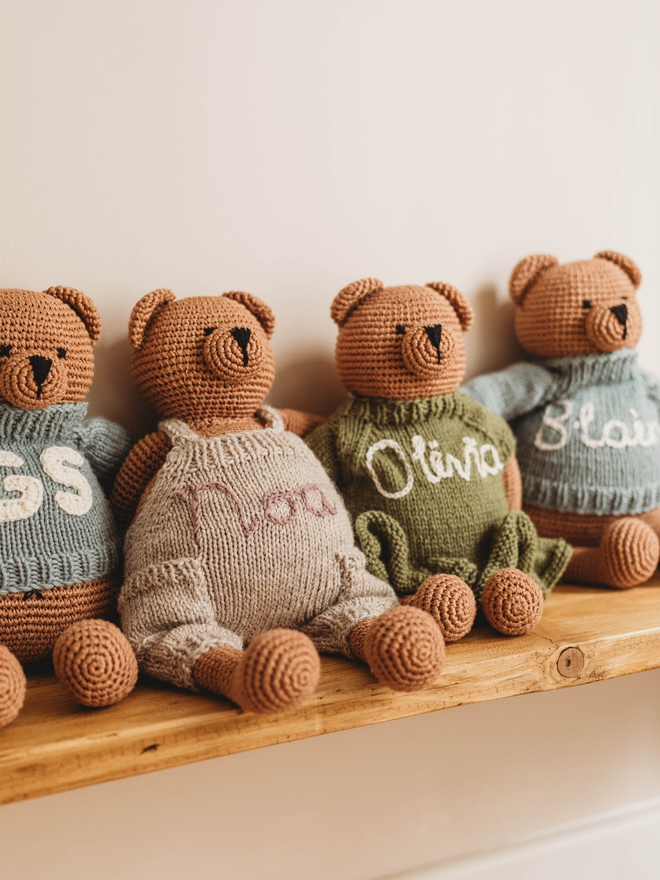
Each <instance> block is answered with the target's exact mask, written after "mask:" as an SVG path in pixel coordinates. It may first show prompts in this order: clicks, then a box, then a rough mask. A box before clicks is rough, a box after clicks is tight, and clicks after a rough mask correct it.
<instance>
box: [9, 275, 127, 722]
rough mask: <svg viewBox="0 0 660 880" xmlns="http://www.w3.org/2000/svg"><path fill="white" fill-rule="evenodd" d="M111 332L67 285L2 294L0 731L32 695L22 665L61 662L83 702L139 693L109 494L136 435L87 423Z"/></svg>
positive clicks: (65, 679)
mask: <svg viewBox="0 0 660 880" xmlns="http://www.w3.org/2000/svg"><path fill="white" fill-rule="evenodd" d="M100 330H101V322H100V319H99V316H98V313H97V311H96V308H95V307H94V304H93V302H92V301H91V299H89V297H87V296H85V294H83V293H80V292H79V291H77V290H73V289H72V288H69V287H51V288H49V289H48V290H45V291H44V292H43V293H36V292H33V291H30V290H13V289H7V290H0V467H2V469H3V471H4V473H3V475H2V478H1V479H2V489H3V492H2V495H3V497H2V498H0V536H1V540H0V727H1V726H4V725H6V724H9V723H10V722H11V721H13V719H14V718H15V717H16V716H17V715H18V713H19V711H20V709H21V707H22V705H23V700H24V697H25V675H24V672H23V668H22V666H21V664H22V663H27V662H30V661H33V660H39V659H41V658H44V657H47V656H49V655H50V654H51V652H52V654H53V660H54V664H55V672H56V673H57V676H58V678H59V680H60V682H61V683H62V684H63V685H64V686H65V687H66V688H67V690H68V691H69V692H70V693H71V695H72V696H73V697H74V699H76V700H77V701H78V702H79V703H81V704H83V705H86V706H107V705H110V704H112V703H115V702H117V701H118V700H120V699H121V698H122V697H123V696H125V695H126V694H127V693H128V692H129V691H130V690H131V689H132V688H133V686H134V685H135V681H136V678H137V663H136V660H135V656H134V655H133V652H132V650H131V648H130V646H129V644H128V642H127V641H126V639H125V637H124V636H123V635H122V633H121V632H120V630H119V629H118V628H117V627H116V626H114V625H113V624H111V623H109V622H107V621H104V620H99V619H96V618H100V617H101V616H103V615H106V614H108V613H109V612H111V611H112V610H113V606H114V603H115V601H116V587H117V586H118V584H117V581H116V576H117V569H118V568H119V566H120V538H119V534H118V532H117V529H116V526H115V523H114V520H113V517H112V513H111V510H110V506H109V503H108V501H107V499H106V495H105V493H106V492H108V491H109V489H110V487H111V485H112V482H113V479H114V476H115V474H116V472H117V471H118V469H119V466H120V464H121V462H122V460H123V458H124V457H125V455H126V453H127V452H128V448H129V445H130V444H129V441H128V435H127V434H126V432H125V431H124V430H123V428H120V427H119V426H118V425H114V424H112V423H111V422H109V421H107V420H106V419H102V418H93V419H86V418H85V414H86V412H87V404H86V403H83V402H82V401H83V400H84V398H85V396H86V394H87V391H88V390H89V387H90V385H91V383H92V375H93V372H94V355H93V351H92V346H93V344H94V343H95V342H96V340H97V339H98V338H99V333H100Z"/></svg>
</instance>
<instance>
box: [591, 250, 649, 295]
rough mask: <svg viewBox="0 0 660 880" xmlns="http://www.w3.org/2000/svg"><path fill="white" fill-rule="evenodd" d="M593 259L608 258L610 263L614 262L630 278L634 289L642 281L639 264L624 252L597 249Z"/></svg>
mask: <svg viewBox="0 0 660 880" xmlns="http://www.w3.org/2000/svg"><path fill="white" fill-rule="evenodd" d="M594 260H609V261H610V263H615V264H616V265H617V266H618V267H619V268H620V269H623V271H624V272H625V273H626V275H627V276H628V278H630V280H631V281H632V283H633V287H634V288H635V290H637V288H638V287H639V285H640V284H641V283H642V273H641V272H640V270H639V266H638V265H637V263H634V262H633V261H632V260H631V259H630V257H626V256H625V255H624V254H619V253H617V252H616V251H599V252H598V253H597V254H596V256H595V257H594Z"/></svg>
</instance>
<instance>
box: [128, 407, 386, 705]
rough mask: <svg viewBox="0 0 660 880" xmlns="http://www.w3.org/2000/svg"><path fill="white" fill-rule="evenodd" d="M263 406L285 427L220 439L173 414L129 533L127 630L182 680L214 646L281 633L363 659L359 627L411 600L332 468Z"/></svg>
mask: <svg viewBox="0 0 660 880" xmlns="http://www.w3.org/2000/svg"><path fill="white" fill-rule="evenodd" d="M260 414H261V416H262V417H263V418H264V419H265V420H268V421H270V422H271V423H272V424H271V427H268V428H265V429H263V430H256V431H242V432H238V433H231V434H224V435H222V436H219V437H201V436H199V435H198V434H196V433H195V432H194V431H193V430H192V429H191V428H190V427H188V426H187V425H186V424H185V423H184V422H181V421H178V420H176V419H170V420H168V421H166V422H162V423H161V425H160V430H162V431H164V432H165V433H167V434H168V436H169V437H170V439H171V441H172V449H171V450H170V452H169V453H168V455H167V459H166V461H165V464H164V465H163V467H162V468H161V469H160V471H159V472H158V475H157V477H156V479H155V481H154V483H153V485H152V487H151V488H150V489H149V490H148V491H147V493H146V495H145V496H144V498H143V502H142V505H141V507H140V509H139V510H138V513H137V515H136V517H135V520H134V522H133V524H132V525H131V527H130V529H129V531H128V533H127V535H126V542H125V548H124V552H125V574H126V580H125V582H124V585H123V587H122V590H121V595H120V597H119V611H120V614H121V618H122V628H123V630H124V633H125V634H126V636H127V638H128V640H129V641H130V643H131V645H132V646H133V649H134V650H135V653H136V655H137V658H138V662H139V663H140V666H141V668H142V669H143V670H144V671H145V672H147V673H149V674H150V675H153V676H154V677H155V678H161V679H165V680H167V681H172V682H174V683H175V684H178V685H179V686H181V687H188V688H191V689H197V688H196V685H195V680H194V676H193V668H194V666H195V663H196V662H197V660H198V659H199V657H201V656H202V654H204V653H206V651H208V650H210V649H211V648H214V647H217V646H220V645H224V646H230V647H235V648H241V647H242V646H243V645H244V644H245V643H247V642H250V641H251V640H252V639H253V638H254V637H255V636H256V635H258V634H259V633H263V632H266V631H267V630H269V629H273V628H275V627H287V628H296V629H300V630H302V631H303V632H305V633H307V634H308V635H309V636H310V637H311V638H312V639H313V641H314V642H315V644H316V645H317V647H318V648H319V649H320V650H325V651H333V652H340V653H344V654H347V655H349V656H350V655H351V648H350V644H349V638H350V634H351V632H352V630H353V627H354V626H355V624H356V623H358V622H359V621H361V620H364V619H367V618H371V617H377V616H378V615H379V614H382V613H383V612H384V611H387V610H388V609H389V608H392V607H394V606H395V605H397V604H398V600H397V598H396V595H395V593H394V591H393V590H392V588H391V587H390V586H389V585H388V584H386V583H384V582H383V581H379V580H377V579H376V578H375V577H373V575H371V574H369V573H368V572H367V571H366V570H365V560H364V556H363V554H362V553H361V552H360V551H359V550H358V549H357V548H356V547H355V542H354V538H353V529H352V527H351V522H350V519H349V517H348V514H347V513H346V509H345V507H344V505H343V504H342V501H341V498H340V497H339V496H338V495H337V491H336V489H335V488H334V486H333V485H332V483H331V482H330V481H329V480H328V477H327V475H326V473H325V471H324V470H323V468H322V467H321V465H320V464H319V462H318V461H317V460H316V459H315V458H314V456H313V455H312V453H311V452H310V450H309V449H308V448H307V447H306V446H305V444H304V442H303V441H302V440H301V439H300V438H299V437H297V436H296V435H295V434H292V433H291V432H290V431H285V430H284V425H283V422H282V419H281V417H280V416H279V414H278V413H277V412H276V411H275V410H272V409H271V408H270V407H262V409H261V410H260Z"/></svg>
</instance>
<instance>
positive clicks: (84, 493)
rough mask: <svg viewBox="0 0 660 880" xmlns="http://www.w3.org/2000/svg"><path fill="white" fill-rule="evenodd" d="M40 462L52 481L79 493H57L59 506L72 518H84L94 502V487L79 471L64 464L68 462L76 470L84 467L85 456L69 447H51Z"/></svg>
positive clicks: (45, 451)
mask: <svg viewBox="0 0 660 880" xmlns="http://www.w3.org/2000/svg"><path fill="white" fill-rule="evenodd" d="M40 460H41V466H42V467H43V469H44V471H45V472H46V473H47V474H48V476H49V477H50V478H51V479H52V480H54V481H55V482H56V483H60V484H61V485H62V486H68V487H69V488H70V489H75V490H76V492H77V494H74V493H73V492H56V493H55V503H56V504H57V506H58V507H60V508H61V509H62V510H63V511H64V512H65V513H68V514H70V515H71V516H84V515H85V514H86V513H87V512H88V511H89V510H90V508H91V506H92V503H93V501H94V496H93V495H92V487H91V486H90V485H89V483H88V482H87V480H86V479H85V477H84V476H83V475H82V474H81V473H80V471H79V470H75V469H74V468H71V467H66V465H65V464H64V462H65V461H66V462H68V463H69V464H73V465H75V466H76V468H79V467H82V465H83V464H84V463H85V459H84V458H83V456H82V455H81V454H80V453H79V452H78V451H77V450H75V449H70V448H69V447H68V446H49V447H48V448H47V449H44V451H43V452H42V453H41V456H40Z"/></svg>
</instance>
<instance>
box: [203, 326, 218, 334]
mask: <svg viewBox="0 0 660 880" xmlns="http://www.w3.org/2000/svg"><path fill="white" fill-rule="evenodd" d="M216 329H217V328H216V327H205V328H204V336H210V335H211V333H213V331H214V330H216Z"/></svg>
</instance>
